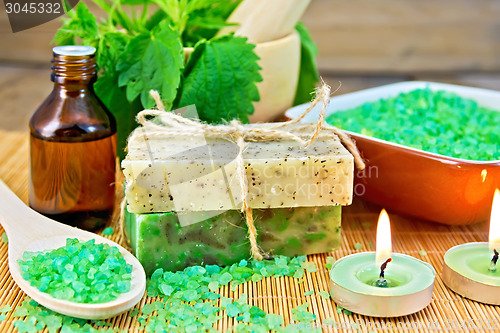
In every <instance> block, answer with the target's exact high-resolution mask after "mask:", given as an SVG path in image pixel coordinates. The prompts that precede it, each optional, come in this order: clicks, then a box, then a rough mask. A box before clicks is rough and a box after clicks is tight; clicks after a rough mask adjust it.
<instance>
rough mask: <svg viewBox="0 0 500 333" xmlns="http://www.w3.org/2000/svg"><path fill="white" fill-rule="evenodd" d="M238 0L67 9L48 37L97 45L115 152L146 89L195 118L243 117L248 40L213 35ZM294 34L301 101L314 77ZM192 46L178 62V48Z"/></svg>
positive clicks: (248, 104) (306, 44)
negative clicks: (188, 108) (115, 131)
mask: <svg viewBox="0 0 500 333" xmlns="http://www.w3.org/2000/svg"><path fill="white" fill-rule="evenodd" d="M241 1H242V0H92V2H93V3H94V4H95V5H97V6H98V7H99V8H100V9H101V10H102V11H103V12H104V13H105V15H104V17H103V18H102V19H101V20H99V21H98V20H97V18H96V16H95V15H94V14H93V13H92V12H91V11H90V10H89V8H88V7H87V5H86V4H85V3H84V2H80V3H79V4H78V5H77V6H76V7H75V8H73V9H71V8H70V7H69V6H68V5H67V4H65V10H66V13H67V18H64V19H63V25H62V27H61V28H60V29H59V30H58V31H57V33H56V35H55V36H54V40H53V42H54V43H55V44H57V45H75V44H82V45H90V46H94V47H95V48H96V49H97V52H96V62H97V65H98V68H99V72H98V80H97V82H96V83H95V84H94V89H95V92H96V94H97V96H98V97H99V98H100V99H101V101H102V102H103V103H104V104H105V105H106V106H107V108H108V109H109V110H110V111H111V113H112V114H113V115H114V116H115V118H116V120H117V126H118V155H119V156H120V158H123V157H124V150H123V148H124V147H125V144H126V139H127V137H128V135H129V134H130V132H131V131H132V130H133V129H134V128H135V126H136V125H137V124H136V122H135V116H136V115H137V113H138V112H139V111H141V110H143V109H147V108H152V107H153V106H154V105H155V102H154V100H153V99H152V98H151V97H150V96H149V91H150V90H151V89H155V90H157V91H159V92H160V95H161V98H162V101H163V103H164V105H165V107H166V108H167V110H172V109H176V108H179V107H183V106H187V105H191V104H195V105H196V108H197V111H198V116H199V117H200V119H201V120H203V121H207V122H210V123H221V122H224V121H228V120H231V119H235V118H236V119H239V120H241V121H242V122H248V116H249V115H251V114H252V113H253V112H254V107H253V102H256V101H259V99H260V96H259V92H258V90H257V86H256V83H257V82H260V81H262V76H261V75H260V73H259V70H260V67H259V65H258V63H257V62H258V60H259V58H258V56H257V55H256V54H255V52H254V47H255V45H252V44H250V43H248V42H247V40H246V39H245V38H243V37H237V36H234V35H226V36H216V34H217V32H218V31H219V30H220V29H221V28H222V27H225V26H228V25H230V24H229V23H227V22H226V20H227V18H228V17H229V15H230V14H231V13H232V12H233V10H234V9H235V8H236V7H237V6H238V5H239V3H240V2H241ZM297 31H298V32H299V35H300V37H301V44H302V49H301V53H302V60H301V72H300V73H301V74H300V78H299V84H298V88H297V94H296V98H295V104H300V103H304V102H308V101H309V100H310V98H311V96H310V93H311V92H312V91H313V90H314V88H315V85H316V83H317V81H318V74H317V69H316V63H315V60H314V58H315V55H316V53H317V49H316V46H315V45H314V42H313V41H312V39H311V37H310V35H309V33H308V31H307V29H306V28H305V26H304V25H303V24H299V25H298V26H297ZM185 47H193V48H194V49H193V52H192V53H191V55H190V57H189V60H188V61H187V63H186V61H185V54H184V48H185Z"/></svg>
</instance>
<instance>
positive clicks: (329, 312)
mask: <svg viewBox="0 0 500 333" xmlns="http://www.w3.org/2000/svg"><path fill="white" fill-rule="evenodd" d="M27 139H28V138H27V135H26V134H25V133H22V132H6V131H0V145H1V146H2V149H1V150H0V178H1V179H2V180H4V181H5V183H6V184H7V185H9V186H10V187H11V188H12V190H13V191H14V192H15V193H16V194H17V195H19V196H20V197H21V198H22V199H23V200H24V201H27V199H28V193H27V190H28V140H27ZM379 211H380V207H377V206H374V205H371V204H369V203H366V202H362V201H359V200H357V201H355V203H354V204H353V205H352V206H350V207H347V208H345V209H344V210H343V221H342V228H343V231H342V243H341V247H340V249H339V250H337V251H334V252H332V253H327V254H318V255H312V256H309V258H308V259H309V260H310V261H313V262H315V263H316V265H317V267H318V271H317V272H315V273H306V274H305V275H304V282H303V283H301V284H298V283H297V279H293V278H288V277H285V278H265V279H264V280H262V281H260V282H258V283H252V282H247V283H245V284H243V285H240V286H238V287H237V289H236V291H234V292H233V291H230V290H229V288H227V287H224V288H222V290H221V291H219V292H220V293H221V294H222V295H224V296H227V297H234V298H238V297H239V295H241V293H243V292H244V293H246V294H247V295H248V296H249V298H248V301H249V303H250V304H251V305H256V306H259V307H261V308H262V309H264V310H265V311H267V312H268V313H277V314H282V315H283V316H284V318H285V321H286V323H289V322H290V319H291V315H292V313H291V310H292V308H294V307H296V306H298V305H300V304H302V303H303V302H308V303H309V305H310V308H309V309H310V311H311V312H313V313H314V314H316V316H317V322H318V323H322V322H323V321H324V320H325V319H326V318H331V319H333V320H334V321H335V322H336V323H338V325H342V324H344V325H348V327H352V326H349V325H353V323H365V324H364V325H359V326H358V330H356V331H357V332H369V331H374V329H373V328H370V327H369V326H368V325H367V323H371V325H381V324H382V323H386V325H387V324H388V323H390V324H391V325H392V326H393V327H397V325H398V323H400V322H401V323H402V324H403V323H404V324H405V325H410V327H411V325H413V327H417V326H418V325H420V324H419V323H421V325H422V327H421V328H417V329H406V328H405V329H395V330H380V331H382V332H399V331H401V332H438V331H443V330H444V329H445V328H453V327H457V326H453V325H457V324H459V323H461V322H462V321H463V320H465V322H466V323H470V321H471V320H475V322H476V323H487V322H489V323H493V324H495V322H494V321H495V320H496V326H494V328H495V330H494V331H498V330H500V323H499V322H498V320H499V319H500V306H490V305H484V304H480V303H477V302H474V301H469V300H467V299H464V298H462V297H461V296H459V295H457V294H455V293H454V292H452V291H450V290H449V289H447V288H446V286H445V285H444V284H443V281H442V279H441V272H442V266H443V255H444V253H445V252H446V251H447V250H448V249H449V248H450V247H452V246H454V245H457V244H463V243H466V242H475V241H487V239H488V225H487V224H484V223H483V224H477V225H472V226H461V227H449V226H445V225H437V224H432V223H428V222H423V221H417V220H414V219H411V218H407V217H403V216H400V215H396V214H391V222H392V234H393V250H394V251H395V252H399V253H405V254H408V255H411V256H414V257H416V258H418V259H420V260H423V261H426V262H429V263H430V264H432V265H433V266H434V268H435V269H436V271H437V272H438V275H437V278H436V282H435V287H434V293H433V298H432V302H431V304H430V305H429V306H428V307H427V308H425V309H424V310H422V311H420V312H418V313H415V314H413V315H410V316H405V317H400V318H392V319H387V318H370V317H365V316H360V315H356V314H352V315H349V316H348V315H345V314H344V313H341V314H339V313H337V310H336V305H335V303H334V302H332V301H331V300H326V299H324V298H322V297H320V296H317V295H316V292H319V291H322V290H328V283H329V277H328V271H327V270H326V269H325V268H324V264H325V262H326V257H327V256H328V255H330V256H333V257H334V258H336V259H339V258H341V257H344V256H346V255H349V254H352V253H356V252H361V251H368V250H373V247H371V248H370V247H369V244H375V228H376V222H377V217H378V213H379ZM389 213H390V212H389ZM113 223H114V224H113V226H114V227H115V230H119V227H118V226H117V225H116V220H115V222H113ZM1 232H3V230H2V229H1V228H0V233H1ZM111 239H113V240H115V241H118V242H119V243H121V244H124V239H123V237H122V235H121V234H120V233H118V232H115V234H114V235H113V236H111ZM357 243H359V244H361V246H362V249H360V250H357V249H355V246H356V244H357ZM421 250H425V251H426V252H427V255H426V256H422V255H421V254H420V253H419V252H420V251H421ZM309 290H314V291H315V294H314V295H312V296H304V293H305V292H307V291H309ZM23 298H24V294H23V293H22V292H21V291H20V290H19V288H18V287H17V286H16V285H15V283H14V282H13V280H12V278H11V277H10V275H9V273H8V262H7V245H5V244H3V243H1V245H0V307H1V306H3V305H5V304H9V305H11V306H12V307H13V308H14V309H15V308H16V307H17V306H18V305H19V304H20V303H21V301H22V299H23ZM152 301H153V299H152V298H148V297H144V299H143V300H142V301H141V302H140V303H139V305H138V306H137V308H140V306H142V305H144V304H146V303H150V302H152ZM136 318H137V317H134V318H130V317H129V316H128V315H127V314H124V315H122V316H119V317H116V318H112V319H109V320H107V322H109V323H111V324H112V325H113V326H115V327H119V328H121V329H127V330H128V331H130V332H135V331H137V329H136V328H137V327H138V323H137V322H136ZM14 320H15V319H13V317H12V312H10V313H9V314H8V316H7V318H6V319H5V320H4V321H3V322H1V323H0V332H14V331H15V329H14V328H13V326H12V325H13V321H14ZM402 324H399V325H402ZM233 325H234V318H229V317H227V316H224V317H223V319H222V320H220V321H219V322H218V323H217V325H216V328H217V329H219V330H221V331H226V330H228V329H229V328H230V327H231V326H233ZM372 327H373V326H372ZM436 327H440V328H442V329H441V330H436V329H433V328H436ZM325 331H327V332H333V331H334V330H333V329H332V327H327V326H325ZM340 331H347V330H340ZM378 331H379V330H377V332H378ZM448 331H449V332H463V330H458V329H457V330H448ZM476 331H477V332H492V330H489V331H488V330H486V329H483V330H476ZM349 332H353V330H349Z"/></svg>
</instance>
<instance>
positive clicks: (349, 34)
mask: <svg viewBox="0 0 500 333" xmlns="http://www.w3.org/2000/svg"><path fill="white" fill-rule="evenodd" d="M84 1H86V2H87V3H89V2H90V1H87V0H84ZM271 1H272V0H271ZM91 7H92V8H93V6H91ZM1 8H2V9H1V12H0V36H1V38H0V101H1V103H2V106H1V107H0V116H1V117H2V120H1V121H0V129H25V128H26V126H27V119H28V117H29V114H30V113H31V112H33V111H34V109H35V108H36V107H37V106H38V104H39V103H40V102H41V101H42V100H43V99H44V98H45V96H47V94H48V93H49V92H50V90H51V83H50V81H49V73H50V72H49V68H50V59H51V47H52V45H50V41H51V39H52V37H53V35H54V33H55V31H56V30H57V28H58V27H59V26H60V24H61V23H60V21H59V20H55V21H51V22H48V23H46V24H44V25H41V26H39V27H36V28H33V29H30V30H27V31H22V32H18V33H15V34H14V33H12V32H11V29H10V26H9V22H8V18H7V15H6V13H5V10H4V7H3V6H1ZM303 20H304V22H305V23H306V25H307V26H308V27H309V29H310V30H311V32H312V35H313V38H314V39H315V40H316V42H317V44H318V46H319V49H320V54H319V58H318V63H319V67H320V71H321V74H322V75H323V77H324V78H325V79H326V80H327V82H329V83H330V84H331V85H332V86H334V87H335V86H336V85H337V83H336V82H337V81H341V82H342V87H341V89H340V90H339V91H338V92H337V94H343V93H347V92H351V91H355V90H359V89H364V88H368V87H373V86H378V85H381V84H388V83H393V82H398V81H403V80H432V81H440V82H449V83H457V84H464V85H470V86H477V87H484V88H490V89H495V90H500V1H499V0H437V1H436V0H419V1H415V0H376V1H374V0H343V1H340V0H312V2H311V5H310V7H309V8H308V10H307V12H306V14H305V16H304V18H303Z"/></svg>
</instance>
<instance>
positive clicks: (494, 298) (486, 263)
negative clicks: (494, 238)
mask: <svg viewBox="0 0 500 333" xmlns="http://www.w3.org/2000/svg"><path fill="white" fill-rule="evenodd" d="M491 259H492V251H490V247H489V244H488V243H486V242H484V243H467V244H462V245H457V246H455V247H452V248H451V249H449V250H448V252H446V254H445V255H444V268H443V280H444V282H445V283H446V285H447V286H448V287H449V288H450V289H452V290H453V291H455V292H456V293H458V294H460V295H462V296H464V297H467V298H470V299H472V300H475V301H479V302H483V303H488V304H496V305H500V269H497V270H493V271H492V270H491V269H490V265H491ZM498 264H499V265H500V263H498ZM499 268H500V267H499Z"/></svg>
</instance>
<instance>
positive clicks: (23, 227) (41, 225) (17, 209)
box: [0, 180, 146, 319]
mask: <svg viewBox="0 0 500 333" xmlns="http://www.w3.org/2000/svg"><path fill="white" fill-rule="evenodd" d="M0 223H1V224H2V226H3V228H4V229H5V231H6V232H7V236H8V238H9V270H10V274H11V275H12V278H13V279H14V281H16V283H17V285H18V286H19V288H21V289H22V290H23V291H24V292H25V293H26V294H28V295H29V296H30V297H31V298H32V299H34V300H35V301H37V302H38V303H40V304H42V305H43V306H45V307H47V308H49V309H51V310H54V311H56V312H59V313H62V314H65V315H68V316H72V317H77V318H84V319H105V318H110V317H113V316H116V315H118V314H120V313H122V312H125V311H127V310H128V309H130V308H131V307H133V306H134V305H136V304H137V303H138V302H139V301H140V300H141V298H142V297H143V295H144V291H145V289H146V274H145V272H144V268H143V267H142V265H141V264H140V263H139V261H138V260H137V259H136V258H135V257H134V256H133V255H132V254H130V252H128V251H127V250H125V249H124V248H123V247H121V246H120V245H118V244H116V243H115V242H112V241H110V240H109V239H106V238H104V237H101V236H98V235H96V234H93V233H91V232H88V231H84V230H80V229H77V228H73V227H70V226H68V225H65V224H62V223H59V222H56V221H54V220H51V219H49V218H47V217H45V216H43V215H41V214H39V213H37V212H35V211H34V210H32V209H31V208H29V207H28V206H26V205H25V204H24V203H23V202H22V201H21V200H20V199H19V198H18V197H17V196H16V195H15V194H14V193H13V192H12V191H11V190H10V189H9V188H8V187H7V186H6V185H5V184H4V183H3V182H2V181H1V180H0ZM67 238H78V239H79V240H81V241H88V240H90V239H95V242H96V243H107V244H109V245H111V246H116V247H118V249H119V250H120V252H121V253H122V255H123V257H124V258H125V260H126V261H127V263H129V264H131V265H132V267H133V268H132V281H131V288H130V291H129V292H127V293H123V294H120V296H118V298H116V299H115V300H113V301H111V302H107V303H97V304H95V303H93V304H87V303H76V302H70V301H66V300H60V299H57V298H54V297H52V296H51V295H49V294H47V293H44V292H41V291H40V290H38V289H37V288H36V287H33V286H31V285H30V283H29V282H28V281H26V280H25V279H24V278H23V277H22V275H21V269H20V267H19V264H18V263H17V260H18V259H21V258H22V256H23V253H24V252H25V251H44V250H51V249H56V248H59V247H62V246H64V245H65V244H66V239H67Z"/></svg>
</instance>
